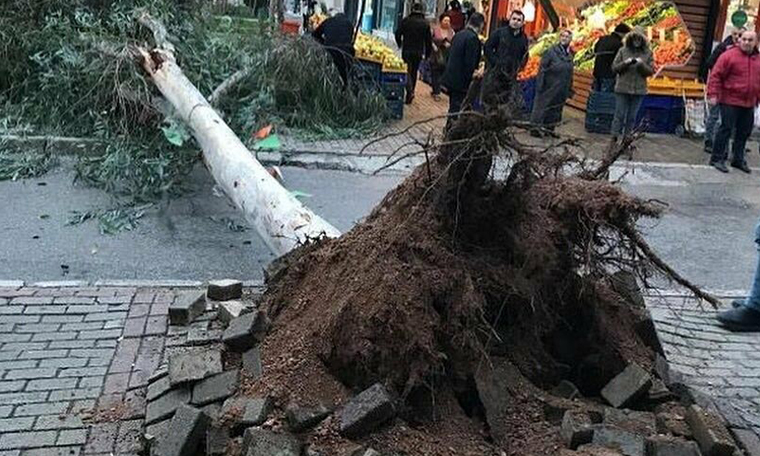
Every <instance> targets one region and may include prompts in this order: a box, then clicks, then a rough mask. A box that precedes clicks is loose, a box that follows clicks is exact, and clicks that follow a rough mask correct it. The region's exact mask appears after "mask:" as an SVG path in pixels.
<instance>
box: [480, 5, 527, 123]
mask: <svg viewBox="0 0 760 456" xmlns="http://www.w3.org/2000/svg"><path fill="white" fill-rule="evenodd" d="M524 24H525V15H524V14H523V13H522V11H519V10H514V11H512V14H510V16H509V23H508V24H507V26H506V27H501V28H499V29H497V30H496V31H495V32H494V33H492V34H491V37H490V38H488V41H486V45H485V47H484V48H483V53H484V54H485V57H486V75H485V79H484V80H483V104H484V105H485V107H486V108H487V109H488V110H492V109H495V108H497V107H498V106H500V105H504V104H506V103H507V102H509V101H510V94H511V93H512V91H513V89H514V87H515V85H516V84H517V73H519V72H520V69H521V68H522V67H523V66H524V65H525V62H527V61H528V37H526V36H525V33H524V32H523V25H524Z"/></svg>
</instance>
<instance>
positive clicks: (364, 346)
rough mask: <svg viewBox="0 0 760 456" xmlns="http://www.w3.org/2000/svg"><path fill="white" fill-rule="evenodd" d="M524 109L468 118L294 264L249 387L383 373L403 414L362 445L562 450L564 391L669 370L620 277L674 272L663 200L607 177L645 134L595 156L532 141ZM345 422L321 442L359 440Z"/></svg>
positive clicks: (327, 429) (324, 428) (274, 303)
mask: <svg viewBox="0 0 760 456" xmlns="http://www.w3.org/2000/svg"><path fill="white" fill-rule="evenodd" d="M508 123H509V120H508V119H504V118H497V117H493V116H492V117H488V118H486V117H484V116H481V115H468V116H466V117H463V118H462V119H460V120H459V121H458V122H457V123H456V124H455V126H454V128H453V129H452V130H451V131H449V134H448V135H447V143H444V144H442V145H440V146H439V149H438V154H437V155H436V156H435V157H436V158H435V159H433V160H431V161H430V163H429V164H427V165H424V166H421V167H419V168H418V169H417V170H416V171H415V172H414V173H413V174H412V175H411V176H410V177H409V178H407V179H406V180H405V181H404V182H403V183H402V184H401V185H400V186H399V187H398V188H396V189H395V190H394V191H392V192H391V193H390V194H388V195H387V196H386V197H385V199H384V200H383V201H382V202H381V203H380V205H379V206H378V207H377V208H375V210H374V211H373V212H372V214H371V215H370V216H369V217H368V218H367V219H366V220H365V221H364V222H362V223H360V224H359V225H357V226H356V227H355V228H354V229H353V230H351V231H350V232H348V233H346V234H345V235H344V236H342V237H341V238H339V239H335V240H321V241H317V242H314V243H311V244H309V245H306V246H303V247H301V248H299V249H297V250H295V251H293V252H292V253H290V254H289V255H288V256H286V257H285V258H282V259H280V260H279V265H278V267H277V268H275V269H273V271H274V272H273V273H271V274H270V275H269V282H268V291H267V293H266V294H265V296H264V298H263V300H262V302H261V308H262V309H264V310H266V312H267V313H268V315H269V318H270V319H271V321H272V327H271V330H270V333H269V334H268V335H267V337H266V338H265V340H264V341H263V343H262V345H261V353H262V359H263V364H264V376H263V377H262V378H260V379H258V380H256V381H253V380H251V381H249V382H246V385H245V387H244V389H245V391H246V393H248V394H271V395H272V396H273V397H274V398H275V399H276V401H277V404H278V406H280V407H284V406H285V405H286V404H288V403H291V402H295V403H298V404H301V405H315V404H317V403H321V404H327V405H329V406H331V407H338V406H340V405H342V404H344V403H345V402H346V400H347V399H348V398H349V397H350V396H351V395H352V393H355V392H359V391H361V390H363V389H365V388H367V387H369V386H371V385H373V384H374V383H376V382H381V383H382V384H384V385H385V386H386V387H388V388H389V389H391V390H392V391H394V392H395V394H396V395H397V397H398V398H399V400H398V403H399V415H398V419H396V420H395V421H394V422H393V423H391V424H390V425H387V426H385V427H384V428H383V429H382V430H381V431H379V432H376V433H374V434H372V435H371V436H369V437H367V438H366V439H364V440H366V441H363V442H361V443H365V444H371V445H372V447H373V448H375V449H376V450H379V451H388V450H393V451H402V452H404V453H405V454H409V455H416V454H420V455H421V454H428V455H455V454H456V455H467V454H473V455H476V454H477V455H483V454H500V453H501V452H502V451H503V452H505V453H506V454H520V455H531V454H535V455H547V454H555V452H557V451H559V448H561V447H562V446H563V445H562V443H561V441H560V437H559V433H558V426H559V422H560V421H561V419H562V415H563V413H564V411H565V410H568V409H572V408H575V407H579V405H578V404H579V403H578V402H573V401H569V400H563V399H560V398H556V397H553V396H552V395H551V394H549V393H548V392H546V391H550V390H551V389H552V388H553V387H554V386H555V385H556V384H557V383H558V382H560V381H561V380H569V381H571V382H573V383H574V384H575V385H577V386H578V389H580V391H581V393H582V394H583V395H584V396H587V397H598V396H599V391H600V389H601V388H602V387H603V386H604V385H605V384H606V383H607V382H608V381H609V380H610V379H611V378H612V377H614V376H615V375H617V374H618V373H620V371H622V370H623V369H624V368H625V367H626V365H628V364H629V363H632V362H635V363H637V364H639V365H640V366H643V367H644V368H646V369H649V368H650V367H651V365H652V362H653V357H654V351H653V349H652V347H651V346H650V345H651V343H650V344H648V342H647V341H646V340H645V339H644V338H642V337H641V335H640V334H639V332H637V325H639V323H641V322H642V321H643V320H644V319H645V318H646V313H645V312H644V309H642V308H641V305H640V303H637V302H635V300H632V299H630V296H626V293H620V292H619V291H616V289H617V290H619V289H620V288H619V287H616V286H615V283H614V280H616V279H615V278H616V277H619V276H613V274H615V273H617V274H620V272H619V271H621V270H622V271H625V272H624V273H625V274H629V275H632V276H633V277H634V281H635V278H636V277H638V278H639V279H643V280H646V279H647V278H648V277H650V276H651V274H652V273H654V272H656V270H658V269H662V268H660V267H659V264H658V262H657V261H656V259H655V261H654V262H653V261H650V260H653V258H652V255H651V251H649V250H648V248H646V246H645V244H642V241H641V238H640V236H639V235H638V233H637V232H636V228H635V224H636V221H637V220H638V219H639V218H641V217H656V216H658V215H659V213H660V208H659V207H658V206H656V205H654V204H652V203H650V202H647V201H643V200H640V199H638V198H635V197H633V196H630V195H627V194H626V193H624V192H623V191H622V190H621V189H620V188H619V186H617V185H615V184H614V183H611V182H609V181H608V180H607V179H606V178H605V177H604V176H606V175H607V169H608V167H609V165H610V164H611V163H613V162H614V159H615V158H616V157H617V156H618V155H619V154H620V153H621V152H622V151H623V150H625V148H626V147H627V146H628V144H627V143H626V144H623V145H622V146H621V147H620V148H619V149H616V150H612V151H610V157H609V158H608V159H607V160H605V161H604V162H603V163H601V164H596V165H595V166H594V167H591V166H589V165H588V164H587V163H585V162H583V161H582V160H579V159H578V158H577V155H576V154H574V153H571V151H570V150H569V148H568V146H567V145H560V146H558V147H551V148H548V149H546V150H542V149H537V148H529V147H526V146H523V145H521V144H520V143H519V142H518V141H516V140H515V138H514V136H513V135H512V133H511V128H512V127H510V128H505V127H506V126H507V125H508ZM497 155H501V156H502V157H505V158H506V159H507V160H506V161H507V163H509V165H508V166H507V170H506V173H504V176H502V177H498V176H499V175H500V173H497V172H494V173H493V175H491V174H489V169H490V167H491V161H492V159H493V157H495V156H497ZM497 168H498V167H497ZM494 175H495V176H497V177H494ZM347 197H348V196H347ZM642 245H643V247H642ZM665 272H667V271H665ZM489 388H491V389H494V388H495V389H494V390H493V391H488V389H489ZM484 397H492V398H493V400H488V401H485V400H483V398H484ZM584 407H585V408H587V409H588V408H592V409H593V408H594V407H593V405H592V404H586V405H584ZM334 418H335V417H332V418H330V419H328V420H326V421H325V422H323V423H322V424H321V425H320V426H319V427H318V428H317V429H315V430H314V432H313V433H312V434H311V435H310V436H309V437H308V438H309V439H310V443H311V444H312V446H313V447H314V448H316V449H320V448H321V449H326V450H328V451H326V452H325V454H344V453H345V454H349V453H347V452H349V451H350V449H351V446H352V445H356V443H355V442H352V441H349V440H347V439H345V438H343V437H341V436H340V435H339V433H338V432H337V424H336V423H335V419H334Z"/></svg>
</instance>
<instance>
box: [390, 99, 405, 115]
mask: <svg viewBox="0 0 760 456" xmlns="http://www.w3.org/2000/svg"><path fill="white" fill-rule="evenodd" d="M387 103H388V111H389V112H390V116H391V119H396V120H401V119H403V118H404V100H388V101H387Z"/></svg>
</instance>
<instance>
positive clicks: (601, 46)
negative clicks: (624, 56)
mask: <svg viewBox="0 0 760 456" xmlns="http://www.w3.org/2000/svg"><path fill="white" fill-rule="evenodd" d="M621 47H623V38H622V37H621V36H620V35H618V34H617V33H610V34H609V35H607V36H603V37H601V38H599V41H597V42H596V45H594V56H595V60H594V77H595V78H596V79H615V72H614V71H612V61H613V60H615V56H616V55H617V53H618V51H619V50H620V48H621Z"/></svg>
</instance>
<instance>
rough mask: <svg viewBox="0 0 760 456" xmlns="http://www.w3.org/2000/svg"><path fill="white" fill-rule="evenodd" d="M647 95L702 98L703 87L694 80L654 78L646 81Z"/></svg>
mask: <svg viewBox="0 0 760 456" xmlns="http://www.w3.org/2000/svg"><path fill="white" fill-rule="evenodd" d="M647 93H649V94H650V95H663V96H673V97H686V98H703V97H704V95H705V85H704V84H702V83H701V82H699V81H696V80H689V79H670V78H654V79H648V80H647Z"/></svg>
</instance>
